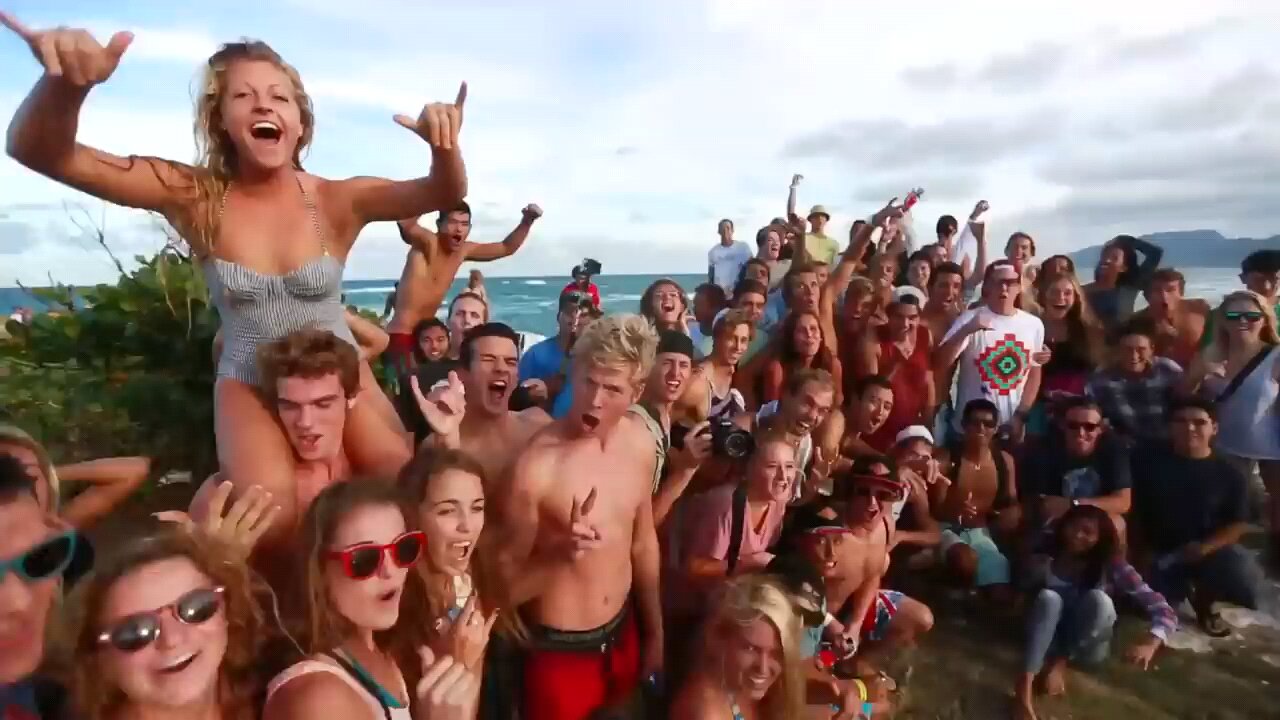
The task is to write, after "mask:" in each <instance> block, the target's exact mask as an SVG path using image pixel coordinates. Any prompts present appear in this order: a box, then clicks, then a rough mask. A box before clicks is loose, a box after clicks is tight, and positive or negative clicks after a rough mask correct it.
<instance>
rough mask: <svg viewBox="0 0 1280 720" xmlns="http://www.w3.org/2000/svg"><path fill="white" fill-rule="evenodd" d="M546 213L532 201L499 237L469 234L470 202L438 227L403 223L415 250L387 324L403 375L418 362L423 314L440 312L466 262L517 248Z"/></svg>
mask: <svg viewBox="0 0 1280 720" xmlns="http://www.w3.org/2000/svg"><path fill="white" fill-rule="evenodd" d="M540 217H542V208H540V207H538V206H537V205H528V206H526V207H525V209H524V210H523V211H521V218H520V224H519V225H516V227H515V229H514V230H512V231H511V233H510V234H509V235H507V237H506V239H504V240H503V241H502V242H497V243H475V242H471V241H470V240H468V239H467V236H468V235H470V234H471V207H470V206H469V205H467V204H466V203H465V202H460V203H458V204H457V205H456V206H454V207H453V209H451V210H449V211H447V212H441V213H440V217H439V219H438V220H436V231H435V232H432V231H430V230H428V229H426V228H424V227H422V226H421V225H419V224H418V218H416V217H415V218H409V219H406V220H401V221H400V222H399V223H398V225H399V227H400V239H402V240H404V241H405V243H406V244H408V245H409V254H408V256H407V257H406V258H405V261H404V270H403V271H402V272H401V273H400V283H399V289H398V290H397V291H396V309H395V313H394V314H393V315H392V316H391V322H390V323H388V324H387V332H388V333H390V334H391V346H390V347H389V348H388V349H387V353H386V355H387V360H388V361H389V362H390V363H391V365H392V367H393V369H394V370H395V375H396V376H397V377H399V376H401V375H405V374H408V373H409V372H410V371H412V370H413V368H414V354H413V346H414V337H413V328H414V326H416V325H417V324H418V322H419V321H420V320H423V319H425V318H430V317H435V314H436V310H438V309H440V303H441V302H442V301H443V300H444V296H445V294H446V293H448V291H449V286H450V285H451V284H452V283H453V276H454V275H456V274H457V272H458V268H459V267H461V266H462V263H463V262H465V261H467V260H470V261H472V262H487V261H490V260H498V259H500V258H504V257H507V256H509V255H512V254H514V253H515V252H516V251H517V250H519V249H520V246H521V245H524V241H525V238H527V237H529V230H530V229H531V228H532V227H533V223H534V221H536V220H537V219H538V218H540Z"/></svg>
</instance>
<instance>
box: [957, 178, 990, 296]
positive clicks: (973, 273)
mask: <svg viewBox="0 0 1280 720" xmlns="http://www.w3.org/2000/svg"><path fill="white" fill-rule="evenodd" d="M988 207H990V206H989V205H988V204H987V201H986V200H979V201H978V204H977V205H974V206H973V212H971V213H969V223H968V224H967V225H966V226H965V227H966V228H967V229H968V230H969V234H970V235H973V240H974V243H975V244H976V245H977V246H978V253H977V254H978V257H977V260H976V264H975V265H974V266H973V267H972V268H961V273H962V275H963V277H964V288H965V290H966V291H972V290H973V289H974V288H978V287H981V286H982V275H983V273H984V272H986V269H987V223H986V221H985V220H983V219H982V214H983V213H985V212H986V211H987V208H988Z"/></svg>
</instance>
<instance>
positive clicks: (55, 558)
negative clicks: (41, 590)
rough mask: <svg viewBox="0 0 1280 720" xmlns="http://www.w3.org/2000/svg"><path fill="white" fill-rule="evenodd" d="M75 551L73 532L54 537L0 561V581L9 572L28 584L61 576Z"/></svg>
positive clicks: (74, 534) (74, 533)
mask: <svg viewBox="0 0 1280 720" xmlns="http://www.w3.org/2000/svg"><path fill="white" fill-rule="evenodd" d="M75 550H76V532H75V531H74V530H68V531H66V532H64V533H60V534H58V535H54V536H53V537H51V538H49V539H48V540H45V541H44V542H42V543H40V544H39V545H36V546H35V547H33V548H31V549H29V550H27V551H26V552H24V553H22V554H21V555H15V556H13V557H11V558H9V559H8V560H0V580H4V576H5V575H8V574H9V573H11V572H12V573H13V574H14V575H17V576H18V577H20V578H22V579H23V580H25V581H26V582H29V583H32V582H39V581H41V580H47V579H48V578H51V577H54V576H55V575H61V574H62V572H63V571H64V570H66V569H67V566H68V565H70V564H71V558H73V557H74V556H75Z"/></svg>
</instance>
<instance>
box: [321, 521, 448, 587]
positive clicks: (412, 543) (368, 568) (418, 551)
mask: <svg viewBox="0 0 1280 720" xmlns="http://www.w3.org/2000/svg"><path fill="white" fill-rule="evenodd" d="M426 544H427V536H426V535H425V534H424V533H423V532H422V531H421V530H410V531H409V532H407V533H404V534H403V535H401V536H400V537H397V538H396V539H395V540H392V541H391V542H389V543H387V544H386V545H379V544H377V543H360V544H358V545H352V546H351V547H346V548H343V549H341V550H328V551H326V552H325V557H326V558H328V559H330V560H341V561H342V570H343V572H345V573H346V575H347V577H349V578H351V579H352V580H368V579H369V578H371V577H373V576H374V575H377V574H378V571H379V570H381V569H382V558H383V557H384V556H386V555H390V556H391V562H393V563H395V565H396V567H401V568H407V567H409V566H410V565H413V564H414V563H415V562H417V561H418V557H419V556H420V555H422V548H423V547H425V546H426Z"/></svg>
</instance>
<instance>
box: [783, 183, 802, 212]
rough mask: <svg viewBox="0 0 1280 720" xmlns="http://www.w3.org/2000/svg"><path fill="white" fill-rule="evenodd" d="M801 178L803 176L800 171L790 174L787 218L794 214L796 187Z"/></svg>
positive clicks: (798, 185)
mask: <svg viewBox="0 0 1280 720" xmlns="http://www.w3.org/2000/svg"><path fill="white" fill-rule="evenodd" d="M803 179H804V176H803V175H801V174H800V173H796V174H795V175H792V176H791V189H790V190H789V191H788V192H787V214H786V218H787V219H790V218H791V216H792V215H795V214H796V189H797V188H799V187H800V181H801V180H803Z"/></svg>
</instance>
